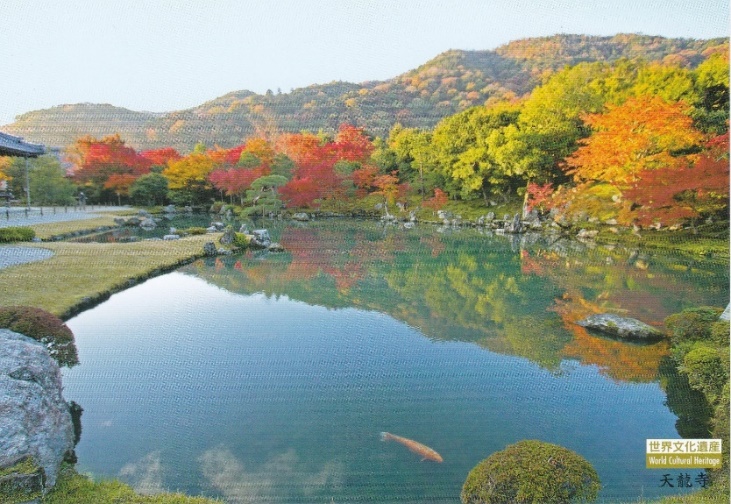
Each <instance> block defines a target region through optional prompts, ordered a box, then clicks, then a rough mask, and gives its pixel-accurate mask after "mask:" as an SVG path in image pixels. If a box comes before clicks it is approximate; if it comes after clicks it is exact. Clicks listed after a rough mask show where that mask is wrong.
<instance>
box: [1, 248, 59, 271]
mask: <svg viewBox="0 0 731 504" xmlns="http://www.w3.org/2000/svg"><path fill="white" fill-rule="evenodd" d="M52 255H53V252H52V251H50V250H48V249H43V248H36V247H17V246H15V245H5V246H2V247H0V269H2V268H7V267H8V266H15V265H16V264H25V263H29V262H35V261H42V260H43V259H48V258H49V257H51V256H52Z"/></svg>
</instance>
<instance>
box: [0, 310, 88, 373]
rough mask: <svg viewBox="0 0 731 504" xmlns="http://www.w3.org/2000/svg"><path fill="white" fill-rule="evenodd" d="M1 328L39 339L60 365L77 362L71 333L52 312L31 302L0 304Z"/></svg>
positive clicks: (69, 364) (69, 365)
mask: <svg viewBox="0 0 731 504" xmlns="http://www.w3.org/2000/svg"><path fill="white" fill-rule="evenodd" d="M0 328H3V329H10V330H11V331H14V332H17V333H20V334H24V335H26V336H28V337H30V338H33V339H35V340H37V341H40V342H41V343H43V344H44V345H46V347H47V348H48V351H49V353H50V354H51V357H53V358H54V359H55V360H56V362H58V364H59V365H60V366H66V367H73V366H75V365H76V364H78V363H79V356H78V354H77V351H76V344H75V343H74V334H73V333H72V332H71V329H69V328H68V326H66V324H64V323H63V321H62V320H61V319H60V318H58V317H57V316H55V315H53V314H52V313H49V312H47V311H45V310H42V309H40V308H35V307H33V306H5V307H0Z"/></svg>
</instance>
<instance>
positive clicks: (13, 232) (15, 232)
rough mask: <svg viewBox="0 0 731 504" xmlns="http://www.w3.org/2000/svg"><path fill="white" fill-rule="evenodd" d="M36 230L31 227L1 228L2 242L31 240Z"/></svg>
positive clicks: (0, 241) (0, 240)
mask: <svg viewBox="0 0 731 504" xmlns="http://www.w3.org/2000/svg"><path fill="white" fill-rule="evenodd" d="M35 237H36V232H35V231H33V229H31V228H29V227H21V226H11V227H6V228H0V243H13V242H23V241H31V240H32V239H33V238H35Z"/></svg>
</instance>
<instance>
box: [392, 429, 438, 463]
mask: <svg viewBox="0 0 731 504" xmlns="http://www.w3.org/2000/svg"><path fill="white" fill-rule="evenodd" d="M388 440H393V441H396V442H397V443H401V444H402V445H404V446H405V447H406V448H408V449H409V450H411V451H412V452H414V453H416V454H417V455H420V456H421V460H433V461H434V462H443V461H444V459H443V458H442V456H441V455H439V454H438V453H437V452H436V451H434V450H432V449H431V448H429V447H428V446H426V445H423V444H421V443H417V442H416V441H414V440H412V439H406V438H405V437H401V436H395V435H393V434H391V433H389V432H381V441H388Z"/></svg>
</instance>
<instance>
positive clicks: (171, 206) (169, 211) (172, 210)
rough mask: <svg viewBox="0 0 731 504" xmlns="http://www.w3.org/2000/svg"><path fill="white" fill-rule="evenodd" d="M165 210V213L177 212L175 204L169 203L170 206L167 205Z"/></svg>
mask: <svg viewBox="0 0 731 504" xmlns="http://www.w3.org/2000/svg"><path fill="white" fill-rule="evenodd" d="M163 211H164V212H165V213H175V212H176V210H175V205H168V206H166V207H164V208H163Z"/></svg>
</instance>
